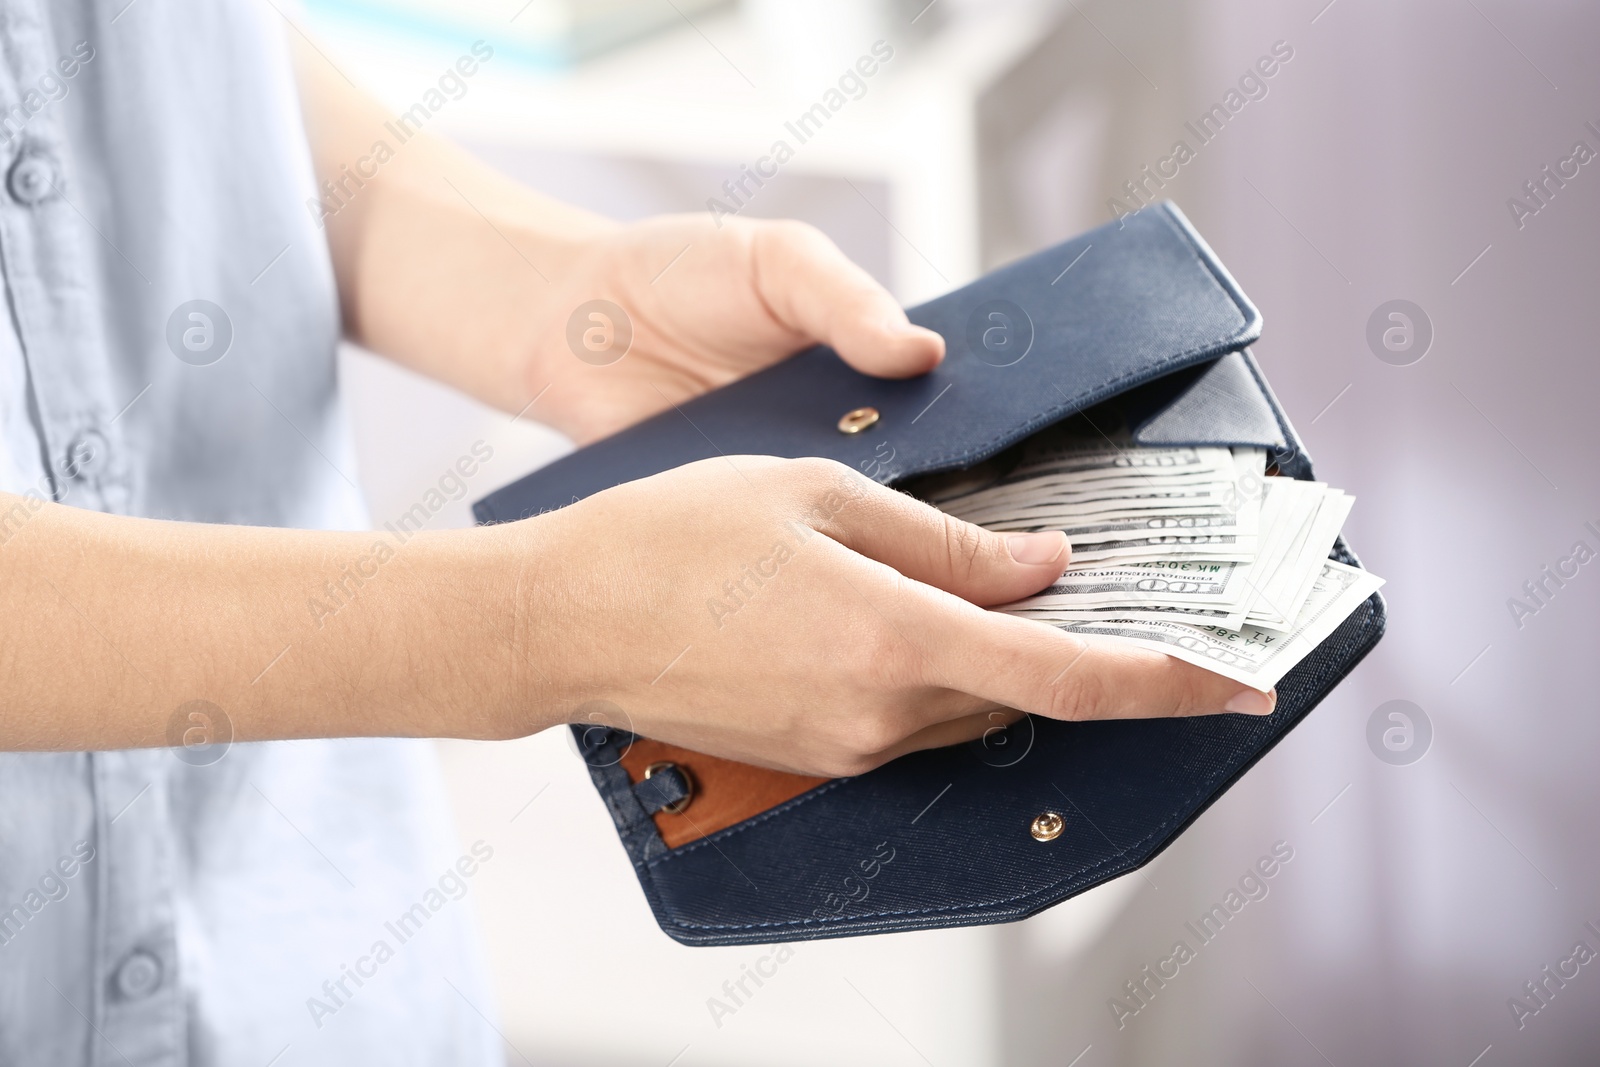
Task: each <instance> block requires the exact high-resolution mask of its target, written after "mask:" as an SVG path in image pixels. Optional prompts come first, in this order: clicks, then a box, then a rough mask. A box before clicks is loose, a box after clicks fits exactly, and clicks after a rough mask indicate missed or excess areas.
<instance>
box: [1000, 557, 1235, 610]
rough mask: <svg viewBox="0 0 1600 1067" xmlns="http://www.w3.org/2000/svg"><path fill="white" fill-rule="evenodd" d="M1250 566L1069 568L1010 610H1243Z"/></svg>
mask: <svg viewBox="0 0 1600 1067" xmlns="http://www.w3.org/2000/svg"><path fill="white" fill-rule="evenodd" d="M1252 566H1253V564H1250V563H1246V562H1241V561H1233V560H1161V561H1158V562H1153V563H1128V564H1122V565H1118V566H1113V567H1081V566H1073V567H1069V568H1068V570H1067V573H1065V574H1063V575H1062V576H1061V577H1060V578H1059V579H1057V580H1056V581H1055V582H1053V583H1052V584H1051V585H1050V586H1049V587H1048V588H1046V589H1044V590H1041V591H1040V592H1039V593H1037V594H1036V595H1034V596H1031V597H1028V598H1026V599H1024V600H1019V601H1017V602H1016V603H1015V604H1008V605H1006V606H1005V608H1004V609H1003V610H1006V611H1010V610H1012V609H1014V608H1072V607H1096V608H1098V607H1116V606H1118V605H1123V606H1126V607H1144V606H1148V605H1163V606H1169V607H1177V606H1182V605H1193V606H1195V607H1202V608H1218V609H1222V610H1224V611H1229V610H1232V609H1235V608H1237V609H1238V610H1239V611H1244V610H1246V608H1247V607H1248V605H1249V601H1250V599H1251V597H1252V596H1253V590H1252V588H1251V586H1250V581H1249V579H1250V571H1251V567H1252Z"/></svg>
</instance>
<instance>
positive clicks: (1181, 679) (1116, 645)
mask: <svg viewBox="0 0 1600 1067" xmlns="http://www.w3.org/2000/svg"><path fill="white" fill-rule="evenodd" d="M910 592H911V595H908V596H902V597H901V598H899V600H898V601H897V603H896V604H895V605H893V607H892V610H894V611H895V612H896V613H897V614H898V615H899V616H900V619H899V625H900V627H901V629H902V632H903V633H904V634H905V636H906V638H907V640H909V641H911V642H913V643H915V644H916V645H917V646H918V662H919V663H920V664H921V665H922V666H923V667H924V669H925V671H926V675H925V677H924V679H923V680H924V681H925V682H926V683H927V684H931V685H939V686H943V687H946V688H950V689H956V690H959V691H961V692H963V693H968V694H970V695H972V696H974V697H978V698H980V699H983V700H988V701H992V702H993V703H995V704H998V705H1001V706H1003V707H1008V708H1016V709H1019V710H1021V711H1027V712H1032V713H1034V714H1037V715H1045V716H1048V717H1051V718H1056V719H1067V720H1078V719H1140V718H1160V717H1170V716H1180V715H1211V714H1217V713H1220V712H1238V713H1242V714H1253V715H1266V714H1270V713H1271V712H1272V711H1273V709H1274V708H1275V707H1276V705H1277V693H1276V691H1273V692H1268V693H1263V692H1261V691H1259V690H1256V689H1251V688H1249V687H1248V686H1244V685H1241V684H1240V683H1239V682H1236V681H1234V680H1232V679H1231V678H1226V677H1224V676H1222V675H1220V674H1215V673H1213V672H1211V671H1207V670H1202V669H1201V668H1199V667H1196V666H1194V665H1193V664H1191V663H1186V662H1184V661H1183V660H1179V659H1174V658H1173V657H1171V656H1168V655H1165V654H1164V653H1161V652H1155V651H1153V650H1150V649H1146V648H1141V647H1139V646H1137V645H1131V644H1128V643H1125V642H1121V641H1118V640H1116V639H1115V638H1105V637H1099V636H1080V635H1077V634H1069V633H1067V632H1065V631H1063V630H1060V629H1057V628H1056V627H1053V626H1050V625H1048V624H1046V623H1041V622H1035V621H1033V620H1030V619H1019V618H1017V617H1015V616H1011V615H1005V614H1001V613H999V612H993V611H983V610H981V609H978V608H975V607H973V606H972V605H970V604H966V603H963V602H961V601H959V600H957V599H955V598H954V597H952V596H949V595H948V594H941V593H940V592H939V591H938V590H933V589H927V588H926V587H922V589H921V590H918V589H915V588H913V589H912V590H911V591H910Z"/></svg>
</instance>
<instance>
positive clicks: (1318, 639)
mask: <svg viewBox="0 0 1600 1067" xmlns="http://www.w3.org/2000/svg"><path fill="white" fill-rule="evenodd" d="M1382 585H1383V579H1381V578H1379V577H1377V576H1376V575H1373V574H1370V573H1368V572H1367V571H1363V570H1359V569H1357V568H1355V567H1347V566H1345V565H1344V564H1342V563H1338V562H1336V561H1334V560H1327V561H1324V563H1323V565H1322V571H1321V573H1320V574H1319V575H1318V577H1317V578H1316V580H1315V581H1314V582H1313V583H1312V589H1311V595H1310V597H1308V598H1307V600H1306V603H1305V606H1304V607H1303V608H1302V609H1301V611H1300V614H1299V616H1298V617H1297V618H1296V619H1295V621H1294V626H1293V628H1292V629H1291V630H1290V631H1289V632H1288V633H1275V632H1273V631H1270V630H1263V629H1260V628H1258V627H1253V626H1245V627H1243V628H1242V629H1240V630H1239V631H1237V632H1235V631H1230V630H1226V629H1224V628H1222V627H1219V626H1210V625H1204V624H1190V623H1185V622H1162V621H1155V620H1149V619H1144V620H1136V619H1123V620H1118V619H1107V620H1104V621H1095V622H1069V623H1057V624H1055V625H1058V626H1060V628H1061V629H1063V630H1068V631H1070V632H1072V633H1077V634H1082V635H1084V636H1086V637H1102V638H1115V639H1120V640H1123V641H1130V642H1132V643H1133V644H1136V645H1139V646H1141V647H1144V648H1150V649H1154V650H1155V651H1157V652H1165V653H1166V654H1167V655H1169V656H1173V657H1175V658H1177V659H1181V660H1184V661H1186V662H1188V663H1193V664H1195V665H1196V666H1198V667H1202V668H1204V669H1206V670H1208V671H1214V672H1215V673H1217V674H1221V675H1224V676H1225V677H1228V678H1232V679H1233V680H1234V681H1236V682H1239V683H1241V684H1243V685H1248V686H1250V687H1251V688H1253V689H1259V690H1261V691H1263V692H1265V691H1266V690H1268V689H1271V688H1272V687H1273V686H1274V685H1277V684H1278V681H1279V680H1280V679H1282V677H1283V676H1284V675H1285V674H1287V673H1289V671H1290V670H1291V669H1292V668H1293V667H1294V665H1295V664H1296V663H1298V662H1300V660H1302V659H1304V658H1305V656H1306V655H1308V654H1309V653H1310V652H1311V651H1312V649H1314V648H1316V647H1317V645H1319V644H1321V643H1322V642H1323V641H1324V640H1326V639H1327V637H1328V636H1329V635H1330V634H1332V633H1333V631H1334V630H1336V629H1338V627H1339V624H1340V623H1342V622H1343V621H1344V620H1345V619H1347V618H1349V617H1350V615H1351V613H1352V612H1354V611H1355V610H1356V609H1357V608H1359V607H1360V606H1361V604H1362V602H1363V601H1365V600H1366V599H1367V598H1368V597H1370V596H1371V595H1372V594H1373V593H1375V592H1376V591H1377V590H1378V589H1379V588H1380V587H1381V586H1382Z"/></svg>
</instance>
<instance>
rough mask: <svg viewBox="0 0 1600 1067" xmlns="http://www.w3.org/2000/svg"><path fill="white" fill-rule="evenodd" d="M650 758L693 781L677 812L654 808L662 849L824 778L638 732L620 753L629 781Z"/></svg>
mask: <svg viewBox="0 0 1600 1067" xmlns="http://www.w3.org/2000/svg"><path fill="white" fill-rule="evenodd" d="M652 763H673V764H676V765H677V767H678V770H679V771H681V772H682V773H683V774H684V775H685V776H687V777H688V779H689V780H690V782H691V783H693V789H694V793H693V795H692V796H691V797H690V799H689V804H688V806H687V807H685V808H684V809H683V811H681V812H679V813H677V814H673V813H672V812H668V811H659V812H657V813H656V814H655V815H654V816H653V818H654V819H655V823H656V829H657V830H659V831H660V832H661V839H662V840H663V841H665V842H666V844H667V847H668V848H677V847H678V846H679V845H686V844H688V843H689V842H691V841H698V840H699V839H700V838H702V837H705V836H706V835H708V834H714V833H716V832H717V831H718V830H724V829H727V828H728V827H730V826H732V825H734V824H735V823H740V822H743V821H744V820H746V819H748V818H750V817H751V816H752V815H760V814H761V813H762V812H764V811H767V810H768V809H770V808H775V807H777V806H778V805H779V804H782V803H783V802H784V801H786V800H791V799H793V798H794V797H797V796H799V795H800V794H801V793H804V792H805V791H806V790H808V789H813V788H815V787H817V786H819V785H821V784H822V783H823V782H826V781H828V779H826V778H811V777H808V776H806V775H803V774H788V773H786V772H784V771H769V770H767V769H765V768H763V767H752V766H750V765H749V764H748V763H737V762H735V761H733V760H728V759H719V758H718V757H716V756H707V755H704V754H703V753H700V752H692V751H690V750H689V749H687V748H679V747H678V746H676V745H668V744H665V743H663V742H661V741H651V740H649V739H648V738H644V737H641V738H639V739H638V740H636V741H634V743H633V744H632V745H630V746H629V747H628V751H627V752H626V753H625V754H624V755H623V757H622V767H623V769H624V770H626V771H627V772H628V779H629V780H630V781H632V782H633V783H634V784H635V785H637V784H638V783H639V782H641V781H643V780H644V772H645V768H647V767H649V766H650V765H651V764H652Z"/></svg>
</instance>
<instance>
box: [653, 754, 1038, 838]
mask: <svg viewBox="0 0 1600 1067" xmlns="http://www.w3.org/2000/svg"><path fill="white" fill-rule="evenodd" d="M666 770H676V771H677V772H678V775H679V776H680V777H681V778H682V779H683V787H684V788H685V789H686V790H688V792H686V793H685V794H684V796H683V799H682V800H674V801H673V802H672V803H671V804H668V805H666V806H665V807H663V808H662V809H661V810H662V811H664V812H666V813H667V814H668V815H682V814H683V813H684V811H686V810H687V809H688V807H689V802H690V801H692V800H694V779H693V778H691V777H690V776H689V768H687V767H680V766H678V765H677V764H676V763H673V762H671V761H670V760H661V761H659V762H657V763H652V764H650V766H648V767H646V768H645V769H644V777H645V781H649V780H650V779H651V778H653V777H655V776H656V775H658V774H660V773H661V772H662V771H666ZM1059 832H1060V831H1059V830H1058V831H1057V833H1059Z"/></svg>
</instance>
